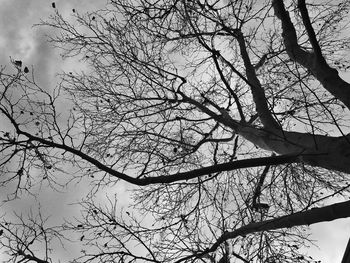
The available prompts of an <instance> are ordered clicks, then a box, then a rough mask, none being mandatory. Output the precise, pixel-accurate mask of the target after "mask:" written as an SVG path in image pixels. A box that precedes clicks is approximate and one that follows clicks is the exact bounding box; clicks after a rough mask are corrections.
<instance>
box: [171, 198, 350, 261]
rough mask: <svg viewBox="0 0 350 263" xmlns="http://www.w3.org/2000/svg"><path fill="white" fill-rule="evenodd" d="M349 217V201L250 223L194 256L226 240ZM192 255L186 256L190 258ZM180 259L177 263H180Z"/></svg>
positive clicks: (211, 249)
mask: <svg viewBox="0 0 350 263" xmlns="http://www.w3.org/2000/svg"><path fill="white" fill-rule="evenodd" d="M347 217H350V201H345V202H342V203H337V204H334V205H329V206H325V207H322V208H313V209H310V210H307V211H301V212H298V213H295V214H291V215H286V216H282V217H278V218H274V219H270V220H266V221H262V222H256V223H255V222H254V223H250V224H248V225H246V226H243V227H240V228H238V229H236V230H234V231H231V232H226V233H224V234H223V235H222V236H221V237H219V238H218V239H217V241H216V242H215V243H214V244H213V245H212V246H211V247H209V248H208V249H207V250H205V251H202V252H200V253H197V254H195V255H194V256H195V257H197V258H200V257H203V256H204V255H205V254H207V253H210V252H214V251H215V250H216V249H217V248H218V247H219V246H220V245H221V244H222V243H224V242H225V241H226V240H229V239H233V238H236V237H238V236H245V235H248V234H252V233H257V232H261V231H271V230H275V229H281V228H291V227H295V226H309V225H311V224H316V223H320V222H327V221H332V220H336V219H340V218H347ZM192 257H193V255H191V256H188V258H192ZM182 261H184V259H181V260H179V261H177V262H182Z"/></svg>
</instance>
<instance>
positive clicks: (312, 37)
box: [298, 0, 326, 63]
mask: <svg viewBox="0 0 350 263" xmlns="http://www.w3.org/2000/svg"><path fill="white" fill-rule="evenodd" d="M298 8H299V10H300V14H301V17H302V19H303V23H304V26H305V29H306V32H307V34H308V36H309V40H310V43H311V45H312V48H313V50H314V52H315V56H316V58H317V60H318V61H320V62H321V63H325V62H326V61H325V60H324V57H323V55H322V51H321V47H320V45H319V44H318V41H317V38H316V34H315V31H314V29H313V27H312V24H311V21H310V17H309V13H308V11H307V8H306V4H305V0H298Z"/></svg>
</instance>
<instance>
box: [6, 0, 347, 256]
mask: <svg viewBox="0 0 350 263" xmlns="http://www.w3.org/2000/svg"><path fill="white" fill-rule="evenodd" d="M104 2H105V1H103V0H102V1H96V0H61V1H55V3H56V7H57V9H58V10H59V11H60V12H61V13H62V14H64V15H65V16H69V15H70V14H71V13H72V9H73V8H74V9H76V10H77V11H78V12H83V11H84V10H94V9H95V8H96V3H98V5H101V4H103V3H104ZM51 3H52V1H48V0H0V4H1V7H0V48H1V49H0V50H1V53H0V64H1V65H9V61H10V57H11V58H12V59H15V60H22V61H23V63H24V64H25V65H27V66H28V67H29V68H31V67H32V66H33V67H34V69H35V72H36V74H37V75H36V76H37V77H38V78H40V83H41V85H45V86H47V87H46V88H47V89H51V88H53V87H54V86H55V83H56V82H55V80H54V76H55V74H56V73H59V72H60V71H61V70H62V69H63V68H67V67H71V66H72V65H70V64H69V63H64V62H63V61H62V60H61V58H60V56H59V53H58V52H57V51H55V50H53V48H52V47H50V46H49V45H48V43H46V41H45V34H47V33H49V32H47V31H46V30H48V29H47V28H42V27H34V28H33V27H32V25H33V24H35V23H38V22H39V21H40V19H45V18H47V17H48V16H49V15H50V14H53V11H54V10H53V8H52V6H51ZM1 125H3V124H2V123H0V128H1ZM51 196H52V193H51ZM60 198H62V197H60ZM65 198H66V199H69V196H68V195H65ZM53 199H55V200H57V199H56V197H54V198H53ZM49 200H50V199H47V200H46V201H47V202H50V201H49ZM61 200H62V203H61V204H60V206H58V207H57V206H56V207H55V208H54V209H52V210H55V211H59V212H62V211H70V210H69V209H70V208H66V207H63V206H64V204H65V203H64V200H65V199H61ZM65 201H67V202H68V200H65ZM312 229H313V238H314V239H315V240H319V241H320V242H319V246H320V250H318V249H313V250H312V256H313V257H315V258H316V257H317V256H319V258H320V259H322V260H323V261H322V262H325V263H336V262H339V263H340V261H341V258H342V253H343V251H344V249H345V246H346V243H347V241H348V238H349V237H350V220H349V219H343V220H336V221H334V222H333V223H320V224H315V225H313V226H312ZM0 259H1V255H0Z"/></svg>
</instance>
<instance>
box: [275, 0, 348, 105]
mask: <svg viewBox="0 0 350 263" xmlns="http://www.w3.org/2000/svg"><path fill="white" fill-rule="evenodd" d="M272 6H273V8H274V10H275V15H276V17H277V18H278V19H280V20H281V23H282V37H283V41H284V45H285V47H286V51H287V54H288V56H289V57H290V58H291V59H292V60H293V61H295V62H297V63H299V64H300V65H302V66H304V67H305V68H307V69H308V70H310V72H311V73H312V75H313V76H314V77H315V78H316V79H317V80H318V81H319V82H320V83H321V84H322V86H323V87H324V88H325V89H326V90H327V91H328V92H330V93H331V94H332V95H333V96H334V97H336V98H337V99H339V100H340V101H342V102H343V103H344V104H345V105H346V106H347V107H348V108H349V109H350V84H349V83H347V82H346V81H344V80H343V79H342V78H340V77H339V75H338V71H337V70H336V69H334V68H331V67H330V66H329V65H328V64H327V62H326V61H325V59H321V60H320V59H319V54H318V55H317V52H318V51H317V47H316V50H315V52H316V53H309V52H306V51H305V50H303V49H301V47H300V46H299V44H298V40H297V33H296V31H295V28H294V25H293V23H292V21H291V19H290V16H289V13H288V12H287V10H286V9H285V6H284V3H283V0H273V2H272ZM303 12H305V11H303ZM303 16H304V19H303V21H304V23H305V22H306V28H307V31H308V34H309V37H310V36H311V38H310V41H311V43H312V42H315V41H317V40H316V39H315V38H313V37H312V32H311V28H309V27H310V25H308V24H307V21H306V18H305V14H304V15H303ZM312 45H313V46H316V43H313V44H312ZM317 45H318V44H317Z"/></svg>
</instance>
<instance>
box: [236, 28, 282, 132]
mask: <svg viewBox="0 0 350 263" xmlns="http://www.w3.org/2000/svg"><path fill="white" fill-rule="evenodd" d="M236 39H237V41H238V44H239V47H240V52H241V56H242V59H243V62H244V67H245V71H246V75H247V79H248V81H249V83H250V84H251V85H250V89H251V92H252V95H253V99H254V103H255V107H256V111H257V113H258V115H259V118H260V120H261V122H262V124H263V125H264V127H265V128H266V129H269V128H276V129H278V128H280V125H279V123H278V122H277V121H276V120H275V119H274V118H273V117H272V115H271V112H270V110H269V107H268V105H267V99H266V96H265V92H264V89H263V88H262V86H261V83H260V81H259V79H258V77H257V76H256V73H255V69H254V66H253V65H252V63H251V61H250V58H249V55H248V52H247V47H246V44H245V40H244V37H243V34H242V32H240V31H238V30H237V32H236Z"/></svg>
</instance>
